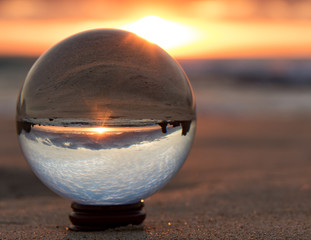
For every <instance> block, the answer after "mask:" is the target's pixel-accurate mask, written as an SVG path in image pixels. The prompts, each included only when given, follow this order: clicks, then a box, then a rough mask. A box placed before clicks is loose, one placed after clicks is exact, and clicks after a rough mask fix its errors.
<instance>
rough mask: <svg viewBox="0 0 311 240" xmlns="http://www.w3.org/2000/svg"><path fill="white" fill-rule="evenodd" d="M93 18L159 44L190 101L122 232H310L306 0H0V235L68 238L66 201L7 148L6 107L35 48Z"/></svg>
mask: <svg viewBox="0 0 311 240" xmlns="http://www.w3.org/2000/svg"><path fill="white" fill-rule="evenodd" d="M94 28H119V29H125V30H129V31H133V32H135V33H137V34H139V35H141V36H142V37H144V38H146V39H148V40H150V41H152V42H155V43H156V44H158V45H160V46H161V47H163V48H164V49H165V50H166V51H168V52H169V54H171V55H172V56H173V57H174V58H176V59H177V60H178V62H179V63H180V64H181V65H182V67H183V68H184V70H185V72H186V73H187V75H188V77H189V79H190V81H191V84H192V86H193V90H194V93H195V96H196V102H197V112H198V125H197V126H198V127H197V134H196V138H195V141H194V145H193V148H192V150H191V153H190V155H189V158H188V160H187V161H186V163H185V165H184V166H183V168H182V169H181V171H180V173H179V174H177V175H176V177H175V178H174V179H173V180H172V182H170V183H169V184H168V186H166V187H165V188H164V189H163V190H161V191H160V192H158V193H156V194H155V195H153V196H152V197H151V198H150V199H147V202H146V208H147V212H148V218H147V220H146V223H145V227H144V229H141V231H135V233H133V232H130V233H128V232H126V231H125V233H126V234H127V233H128V234H137V236H138V237H135V236H136V235H129V236H134V237H133V239H139V236H140V237H141V239H146V238H148V236H149V237H150V238H151V239H177V238H183V239H209V238H213V236H214V238H217V239H227V238H231V239H232V238H235V239H262V238H268V239H297V238H299V239H310V236H311V228H310V227H309V226H311V222H310V221H311V218H310V216H311V205H310V198H311V175H310V163H311V152H310V151H311V150H310V142H311V135H310V126H311V121H310V119H311V31H310V30H311V1H310V0H205V1H194V0H193V1H192V0H190V1H182V0H168V1H164V0H157V1H155V0H150V1H145V0H139V1H129V0H124V1H110V0H53V1H50V0H0V136H1V137H0V143H1V144H0V238H1V237H4V238H5V235H6V234H7V236H10V237H9V239H13V238H14V239H25V238H26V239H30V238H31V239H38V238H41V239H42V238H45V239H78V238H77V235H74V234H73V233H70V232H68V231H66V230H65V227H66V226H67V225H68V220H67V219H68V218H67V215H68V213H69V211H70V209H69V202H68V201H64V200H63V199H58V198H56V197H55V195H54V194H53V193H52V192H51V191H49V190H48V189H47V188H46V187H44V186H43V185H42V184H41V183H40V181H39V180H38V179H37V178H36V177H35V176H34V175H33V174H32V172H31V170H30V168H29V167H28V166H27V163H26V161H25V159H24V158H23V156H22V154H21V151H19V150H18V141H17V137H16V134H15V133H14V131H15V123H14V116H15V106H16V100H17V95H18V92H19V89H20V87H21V85H22V82H23V81H24V79H25V77H26V75H27V72H28V71H29V69H30V67H31V66H32V64H33V63H34V62H35V60H36V59H37V58H38V56H39V55H40V54H42V53H43V52H44V51H46V50H47V49H49V48H50V47H52V46H53V45H54V44H56V43H57V42H59V41H61V40H62V39H64V38H66V37H68V36H70V35H72V34H75V33H77V32H81V31H85V30H88V29H94ZM1 234H2V235H1ZM36 234H42V235H40V237H39V235H36ZM44 234H45V235H44ZM98 234H100V233H98ZM107 234H108V235H106V233H105V236H107V238H109V239H112V238H115V239H116V238H118V239H120V238H122V237H120V235H118V234H122V232H118V231H117V232H113V231H111V232H108V233H107ZM109 234H110V235H109ZM165 234H168V236H169V237H167V236H166V235H165ZM71 235H72V238H70V236H71ZM44 236H45V237H44ZM61 236H63V238H61ZM267 236H268V237H267ZM165 237H167V238H165ZM95 238H96V239H97V238H102V236H101V235H98V237H93V239H95ZM126 238H128V237H126Z"/></svg>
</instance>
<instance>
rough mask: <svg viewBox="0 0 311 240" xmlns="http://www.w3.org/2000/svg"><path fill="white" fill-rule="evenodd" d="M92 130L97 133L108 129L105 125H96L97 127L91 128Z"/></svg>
mask: <svg viewBox="0 0 311 240" xmlns="http://www.w3.org/2000/svg"><path fill="white" fill-rule="evenodd" d="M90 131H91V132H94V133H97V134H103V133H105V132H107V131H108V129H107V128H105V127H96V128H91V129H90Z"/></svg>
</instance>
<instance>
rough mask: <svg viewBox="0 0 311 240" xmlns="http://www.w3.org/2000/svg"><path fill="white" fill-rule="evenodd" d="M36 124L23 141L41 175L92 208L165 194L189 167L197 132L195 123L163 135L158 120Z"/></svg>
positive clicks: (169, 128) (171, 126)
mask: <svg viewBox="0 0 311 240" xmlns="http://www.w3.org/2000/svg"><path fill="white" fill-rule="evenodd" d="M33 121H35V122H36V123H32V124H31V128H30V131H26V130H25V129H21V132H20V134H19V140H20V143H21V147H22V149H23V152H24V154H25V156H26V158H27V159H28V162H29V164H30V165H31V167H32V169H33V170H34V172H35V173H36V175H37V176H38V177H39V178H40V179H41V180H42V181H43V182H44V183H45V184H46V185H47V186H49V187H50V188H51V189H53V190H54V191H55V192H57V193H58V194H60V195H62V196H65V197H67V198H69V199H72V200H74V201H76V202H79V203H82V204H83V203H84V204H93V205H113V204H129V203H135V202H137V201H140V200H141V199H143V198H145V197H148V196H149V195H151V194H152V193H154V192H155V191H157V190H158V189H160V188H161V187H162V186H163V185H164V184H165V183H167V181H169V180H170V179H171V178H172V177H173V176H174V175H175V173H176V172H177V171H178V170H179V169H180V167H181V166H182V164H183V163H184V161H185V159H186V157H187V154H188V152H189V150H190V147H191V143H192V139H193V135H194V131H195V121H192V122H191V123H190V126H189V131H188V132H187V134H183V132H184V131H183V129H182V128H183V127H182V126H183V125H182V124H180V123H179V124H178V122H177V123H176V122H175V123H174V122H171V123H169V122H168V123H166V124H167V126H166V129H165V133H163V127H162V126H163V122H159V121H153V120H149V121H147V120H145V121H138V122H137V121H136V122H135V121H133V122H132V123H131V122H130V121H128V122H127V124H126V125H125V121H122V124H123V125H121V123H120V122H118V121H115V122H116V123H115V124H113V121H111V122H110V125H111V126H105V127H103V126H97V127H96V126H94V124H97V123H96V122H89V123H87V122H86V121H84V122H83V125H82V124H81V123H80V126H77V124H70V123H69V122H70V121H67V124H63V126H61V125H60V122H58V123H56V124H58V125H55V124H54V125H52V124H49V125H44V124H46V123H48V120H45V121H44V120H33ZM39 122H41V124H39ZM24 124H25V123H24ZM26 125H27V124H26Z"/></svg>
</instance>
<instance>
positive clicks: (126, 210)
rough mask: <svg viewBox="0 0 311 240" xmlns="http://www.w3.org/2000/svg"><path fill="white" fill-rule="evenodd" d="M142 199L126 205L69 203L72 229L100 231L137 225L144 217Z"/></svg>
mask: <svg viewBox="0 0 311 240" xmlns="http://www.w3.org/2000/svg"><path fill="white" fill-rule="evenodd" d="M143 207H144V203H143V201H141V202H138V203H134V204H128V205H110V206H98V205H83V204H79V203H76V202H73V203H72V204H71V208H72V209H73V212H72V213H71V214H69V219H70V221H71V223H72V225H71V226H70V227H69V229H70V230H72V231H102V230H106V229H109V228H116V227H121V226H127V225H129V224H133V225H139V224H141V223H142V222H143V221H144V220H145V218H146V213H145V212H144V211H143Z"/></svg>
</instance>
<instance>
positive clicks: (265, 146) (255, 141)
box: [0, 116, 311, 240]
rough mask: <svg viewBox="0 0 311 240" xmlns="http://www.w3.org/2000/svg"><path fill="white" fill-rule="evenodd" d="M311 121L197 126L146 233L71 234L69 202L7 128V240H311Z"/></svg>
mask: <svg viewBox="0 0 311 240" xmlns="http://www.w3.org/2000/svg"><path fill="white" fill-rule="evenodd" d="M310 120H311V117H307V116H305V117H302V116H301V117H281V116H279V117H278V116H273V117H272V116H271V117H269V116H265V117H237V116H236V117H230V118H229V117H209V118H206V117H205V118H203V117H201V118H199V120H198V129H197V136H196V140H195V143H194V145H193V149H192V151H191V153H190V156H189V158H188V160H187V161H186V163H185V165H184V167H183V168H182V170H181V171H180V172H179V173H178V174H177V175H176V177H175V178H174V179H173V180H172V181H171V182H170V183H169V184H168V185H167V186H166V187H165V188H164V189H162V190H161V191H159V192H158V193H156V194H155V195H153V196H151V197H150V198H148V199H146V202H145V203H146V207H145V209H146V211H147V219H146V220H145V222H144V224H143V225H142V226H138V227H133V226H129V227H123V228H119V229H114V230H107V231H103V232H72V231H69V230H66V227H67V226H68V225H69V220H68V214H69V212H70V211H71V210H70V202H69V201H68V200H66V199H62V198H60V197H58V196H56V195H55V194H54V193H52V192H51V191H50V190H48V189H47V188H46V187H45V186H43V185H42V184H41V183H40V181H39V180H38V179H37V178H36V177H35V176H34V175H33V174H32V172H31V170H30V168H29V167H28V165H27V163H26V161H25V160H24V158H23V156H22V154H21V152H20V150H19V148H18V143H17V139H16V135H15V126H14V122H13V121H11V120H10V119H8V120H6V119H3V118H2V119H1V120H0V123H1V124H0V131H1V135H0V136H1V138H0V143H1V144H0V239H2V240H3V239H310V238H311V148H310V143H311V130H310V129H311V121H310Z"/></svg>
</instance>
